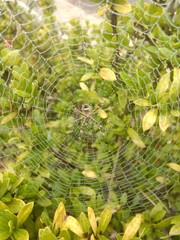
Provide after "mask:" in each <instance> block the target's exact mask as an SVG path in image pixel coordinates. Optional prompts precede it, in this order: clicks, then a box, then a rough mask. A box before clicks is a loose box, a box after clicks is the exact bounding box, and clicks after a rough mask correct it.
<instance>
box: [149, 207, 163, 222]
mask: <svg viewBox="0 0 180 240" xmlns="http://www.w3.org/2000/svg"><path fill="white" fill-rule="evenodd" d="M165 214H166V211H165V210H164V209H163V205H162V204H161V203H158V204H157V205H156V206H155V207H154V208H153V209H152V210H151V212H150V217H151V219H152V221H153V222H158V221H160V220H162V219H163V217H164V216H165Z"/></svg>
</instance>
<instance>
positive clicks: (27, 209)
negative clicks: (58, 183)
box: [17, 202, 34, 226]
mask: <svg viewBox="0 0 180 240" xmlns="http://www.w3.org/2000/svg"><path fill="white" fill-rule="evenodd" d="M33 207H34V202H29V203H27V204H26V205H25V206H24V207H22V208H21V210H20V211H19V213H18V215H17V225H18V226H21V225H22V224H23V223H24V222H25V221H26V219H27V218H28V217H29V215H30V214H31V212H32V210H33Z"/></svg>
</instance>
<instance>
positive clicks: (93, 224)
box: [88, 207, 97, 235]
mask: <svg viewBox="0 0 180 240" xmlns="http://www.w3.org/2000/svg"><path fill="white" fill-rule="evenodd" d="M88 219H89V223H90V225H91V227H92V230H93V232H94V234H95V235H96V233H97V222H96V217H95V214H94V210H93V209H92V208H91V207H88Z"/></svg>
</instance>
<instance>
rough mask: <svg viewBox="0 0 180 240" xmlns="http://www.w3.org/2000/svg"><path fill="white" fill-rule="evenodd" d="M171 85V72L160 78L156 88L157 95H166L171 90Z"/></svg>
mask: <svg viewBox="0 0 180 240" xmlns="http://www.w3.org/2000/svg"><path fill="white" fill-rule="evenodd" d="M169 84H170V72H168V73H166V74H165V75H163V76H162V77H161V78H160V80H159V82H158V84H157V87H156V93H157V95H158V96H160V95H162V94H163V93H165V92H166V91H167V89H168V88H169Z"/></svg>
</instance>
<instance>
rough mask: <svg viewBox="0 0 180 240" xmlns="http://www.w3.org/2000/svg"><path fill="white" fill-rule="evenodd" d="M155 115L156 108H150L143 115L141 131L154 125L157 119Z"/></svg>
mask: <svg viewBox="0 0 180 240" xmlns="http://www.w3.org/2000/svg"><path fill="white" fill-rule="evenodd" d="M157 114H158V110H157V108H152V109H151V110H149V111H148V112H147V113H146V114H145V116H144V117H143V121H142V127H143V131H146V130H148V129H150V128H151V127H152V126H153V125H154V123H155V122H156V119H157Z"/></svg>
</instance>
